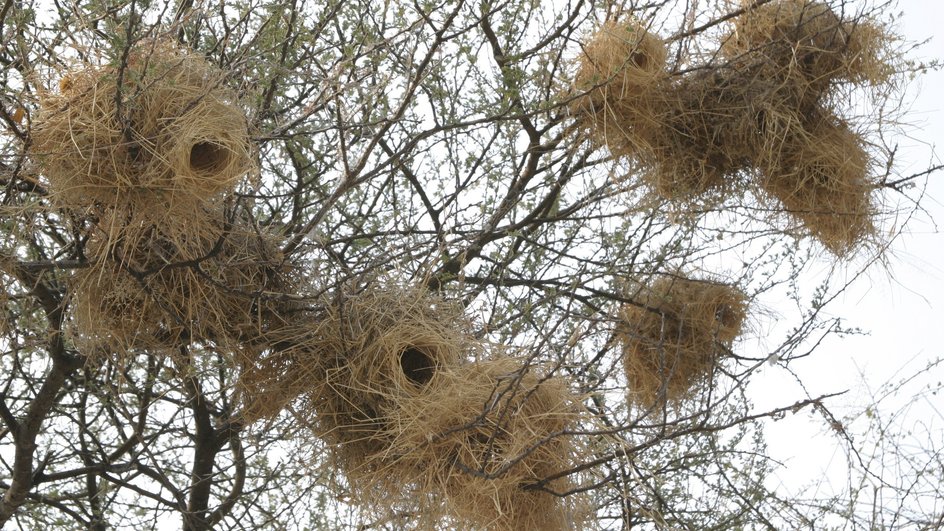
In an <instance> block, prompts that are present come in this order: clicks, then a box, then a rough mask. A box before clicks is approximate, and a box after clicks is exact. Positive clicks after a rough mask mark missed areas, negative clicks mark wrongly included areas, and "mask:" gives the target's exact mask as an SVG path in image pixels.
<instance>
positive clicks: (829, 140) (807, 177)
mask: <svg viewBox="0 0 944 531" xmlns="http://www.w3.org/2000/svg"><path fill="white" fill-rule="evenodd" d="M870 166H871V161H870V159H869V155H868V153H867V152H866V150H865V148H864V147H863V144H862V139H861V137H860V135H858V134H856V133H855V132H854V131H852V130H851V129H850V128H849V126H848V125H847V124H845V123H843V122H842V121H840V120H838V119H837V118H835V117H832V116H820V117H817V118H816V119H815V120H814V121H813V123H810V124H807V125H806V126H805V127H804V129H802V130H800V131H798V132H794V133H793V134H791V135H789V136H787V137H786V138H784V139H783V140H782V150H781V156H780V157H778V158H777V159H776V160H774V161H772V163H771V164H770V166H769V167H766V168H764V170H763V172H762V175H761V181H760V184H761V187H762V190H763V192H764V193H766V194H767V199H768V200H771V199H773V200H776V201H779V202H780V204H782V205H783V208H784V209H785V210H786V212H787V213H788V214H789V215H790V216H792V217H793V218H794V219H796V220H798V221H800V222H801V223H802V225H803V226H804V227H805V229H806V230H807V231H808V232H809V233H810V234H811V235H812V236H813V237H815V238H816V239H817V240H819V241H820V242H821V243H822V244H823V246H824V247H826V248H827V249H828V250H829V251H830V252H832V253H833V254H834V255H837V256H844V255H849V254H852V253H853V252H854V251H855V250H856V249H857V248H858V247H859V246H861V245H864V244H866V243H868V242H870V241H872V240H874V239H876V238H877V234H876V233H877V231H876V228H875V225H874V224H873V222H872V220H873V218H874V216H875V212H876V210H877V208H876V206H875V205H874V204H873V203H872V198H871V192H872V189H873V188H874V187H873V185H872V184H871V183H870V182H869V179H868V177H869V168H870Z"/></svg>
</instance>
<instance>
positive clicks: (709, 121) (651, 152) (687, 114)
mask: <svg viewBox="0 0 944 531" xmlns="http://www.w3.org/2000/svg"><path fill="white" fill-rule="evenodd" d="M775 90H776V89H775V88H774V87H772V86H771V84H770V83H767V82H766V81H765V80H763V79H760V78H746V77H743V76H740V75H738V73H737V72H735V71H730V70H716V71H712V72H709V71H704V70H699V71H695V72H692V73H689V74H687V75H685V76H680V77H679V78H677V79H675V80H674V81H673V83H672V84H671V85H667V86H665V87H664V89H663V94H662V105H663V110H662V114H661V115H660V116H659V120H660V122H661V123H662V126H661V127H659V128H653V129H651V130H650V131H648V133H649V134H650V137H649V138H648V146H649V149H648V150H642V151H640V153H639V155H638V157H637V158H638V159H640V161H641V162H642V163H643V165H644V166H645V167H647V171H645V172H644V173H643V175H642V179H643V182H645V183H646V184H647V185H648V186H649V187H650V189H651V190H652V191H653V192H654V193H655V194H656V195H658V196H659V197H662V198H665V199H669V200H673V201H679V200H685V199H688V198H691V197H696V196H699V195H701V194H704V193H706V192H708V191H711V190H730V189H731V188H733V187H735V186H736V185H737V184H738V178H737V176H738V173H739V172H740V171H742V170H745V169H747V168H749V167H750V164H751V157H752V155H753V148H754V140H753V138H754V136H755V130H756V128H757V126H756V124H755V120H753V119H751V120H749V121H745V117H747V116H750V115H752V114H757V112H759V110H753V109H752V105H753V104H754V102H765V103H764V104H763V105H769V104H770V103H769V101H770V100H769V99H767V97H769V96H770V95H771V93H773V92H775Z"/></svg>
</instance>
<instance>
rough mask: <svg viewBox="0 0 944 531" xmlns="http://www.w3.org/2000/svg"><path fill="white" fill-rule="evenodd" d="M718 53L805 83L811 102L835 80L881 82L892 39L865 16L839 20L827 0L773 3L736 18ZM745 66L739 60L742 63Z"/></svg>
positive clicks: (888, 69) (888, 72)
mask: <svg viewBox="0 0 944 531" xmlns="http://www.w3.org/2000/svg"><path fill="white" fill-rule="evenodd" d="M733 25H734V28H733V31H732V32H731V33H730V35H728V36H727V37H726V38H725V39H723V41H722V42H723V44H722V48H721V50H722V53H723V54H724V55H726V56H727V57H730V58H734V59H739V60H743V59H745V58H747V59H748V61H747V62H748V63H749V62H756V61H758V60H760V61H764V62H766V63H767V64H768V65H770V66H771V67H776V68H772V69H769V70H768V72H767V75H773V76H775V77H777V78H778V79H784V80H789V81H790V82H791V83H794V84H799V85H803V86H804V87H805V88H807V89H809V90H810V91H811V95H812V97H814V98H818V97H820V96H822V95H823V94H824V93H825V91H826V90H828V89H829V87H830V84H831V83H832V82H833V81H836V80H842V81H849V82H852V83H869V84H873V85H877V84H880V83H884V82H886V81H887V80H888V78H889V77H890V76H891V75H892V73H893V69H892V67H891V66H890V65H889V63H888V61H887V60H886V56H888V55H889V50H890V43H891V42H893V40H894V37H893V36H892V35H891V34H890V33H889V32H888V31H887V30H886V29H885V28H884V27H882V26H881V25H879V24H878V23H876V22H874V21H872V20H869V19H867V18H866V17H864V16H861V15H860V16H856V17H854V18H851V19H850V18H843V16H842V15H840V14H839V13H837V12H836V11H834V10H833V9H832V7H830V5H829V4H828V3H826V2H818V1H811V0H777V1H774V2H769V3H766V4H764V5H761V6H758V7H752V8H750V9H747V10H746V11H745V12H744V13H743V14H742V15H741V16H739V17H736V18H735V19H734V24H733ZM741 62H742V64H743V61H741Z"/></svg>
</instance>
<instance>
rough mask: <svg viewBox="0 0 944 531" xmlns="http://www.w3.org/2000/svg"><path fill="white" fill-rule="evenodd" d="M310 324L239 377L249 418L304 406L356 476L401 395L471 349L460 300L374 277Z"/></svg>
mask: <svg viewBox="0 0 944 531" xmlns="http://www.w3.org/2000/svg"><path fill="white" fill-rule="evenodd" d="M319 306H321V308H320V309H319V310H318V311H317V312H316V313H314V314H312V315H310V316H309V317H308V319H309V322H301V321H296V322H294V323H289V324H288V326H287V327H286V328H285V329H284V330H273V331H271V332H270V333H269V334H268V337H269V341H270V343H272V344H274V345H275V348H273V349H272V351H270V352H265V353H263V354H264V355H263V356H261V357H260V358H259V359H258V360H256V361H255V362H254V363H253V364H251V365H250V366H247V367H246V368H245V369H244V371H243V375H242V376H241V383H240V385H241V386H242V388H243V394H244V402H245V403H246V409H247V415H249V417H250V419H252V418H262V417H270V416H273V415H275V414H277V413H278V412H279V411H280V409H281V408H282V407H284V406H285V405H286V404H288V403H289V402H291V401H293V400H295V398H299V400H298V403H297V405H296V406H295V407H296V411H297V412H298V413H299V415H301V416H303V417H305V418H308V419H312V420H311V422H312V429H313V432H314V433H315V434H316V435H317V436H319V437H321V438H322V439H324V440H325V441H326V442H327V443H328V445H329V447H332V448H333V453H334V457H335V458H336V461H337V465H338V466H339V468H341V469H342V470H344V471H345V472H346V473H347V474H348V475H349V476H351V477H357V476H358V475H360V474H363V475H369V474H370V473H371V471H370V470H369V469H368V468H365V463H367V462H368V459H369V457H370V456H372V455H374V454H377V453H378V452H382V451H384V450H385V449H386V445H387V444H388V440H389V437H390V434H389V432H388V430H387V429H386V421H385V418H386V416H387V415H388V414H389V412H390V410H391V409H392V408H394V407H395V403H396V401H397V400H398V399H400V398H402V397H405V396H414V395H416V394H419V393H423V392H424V391H425V390H426V389H427V388H428V386H429V385H430V384H431V382H432V381H434V380H435V378H436V374H437V373H438V371H439V370H440V369H441V368H443V367H447V366H453V365H456V364H458V363H460V361H461V360H462V359H464V357H465V356H466V354H467V353H468V350H469V345H470V339H469V336H468V334H467V329H468V323H467V322H466V321H465V319H464V317H463V312H462V309H461V307H459V306H457V305H456V304H454V303H451V302H447V301H445V300H443V299H440V298H438V297H435V296H433V295H430V294H428V293H426V292H425V291H423V290H420V289H417V288H401V287H393V286H386V287H381V286H377V285H375V284H370V285H368V287H367V288H365V289H364V290H363V291H360V292H357V293H353V292H350V291H348V292H344V293H341V294H339V295H337V296H336V297H334V298H329V299H325V300H324V301H323V304H321V305H319Z"/></svg>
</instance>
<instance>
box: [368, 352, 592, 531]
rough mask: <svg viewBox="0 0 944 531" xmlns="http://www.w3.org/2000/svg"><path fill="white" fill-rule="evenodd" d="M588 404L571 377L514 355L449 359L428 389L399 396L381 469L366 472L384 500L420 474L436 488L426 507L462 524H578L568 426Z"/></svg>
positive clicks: (425, 485)
mask: <svg viewBox="0 0 944 531" xmlns="http://www.w3.org/2000/svg"><path fill="white" fill-rule="evenodd" d="M580 410H581V409H580V405H579V400H577V398H576V397H575V396H574V395H573V393H572V392H571V391H570V389H569V388H568V386H567V385H566V383H565V382H564V381H563V380H561V379H560V378H556V377H545V376H543V375H541V374H539V373H537V372H536V371H535V370H534V369H533V368H532V370H528V369H525V368H523V367H522V365H521V364H520V362H518V361H516V360H514V359H507V358H498V359H494V360H490V361H483V362H477V363H468V364H463V365H457V366H453V367H449V368H447V369H444V370H441V371H440V372H439V373H438V374H437V375H436V377H435V378H434V379H433V380H432V381H431V382H430V385H429V388H428V389H427V390H426V392H424V393H421V394H414V395H411V396H404V397H403V398H401V399H399V400H397V403H396V407H395V408H394V409H393V410H391V412H390V414H389V415H388V421H387V422H388V425H389V430H390V432H391V433H392V434H393V435H392V438H391V440H390V442H389V445H388V449H387V450H386V451H385V452H383V453H381V454H378V455H377V458H376V460H377V464H376V465H375V466H374V467H372V468H374V469H376V470H377V471H378V473H376V474H374V475H372V476H369V477H363V478H361V479H360V482H363V483H367V484H372V485H373V487H374V489H373V490H374V492H377V493H379V494H378V496H379V498H380V500H381V503H382V506H384V505H386V502H385V501H384V500H385V498H386V497H389V496H391V495H393V496H397V494H392V493H391V489H394V487H395V486H396V485H397V484H398V483H401V484H402V483H404V482H406V483H409V484H412V485H414V486H415V487H414V490H415V491H416V492H421V493H426V494H427V495H431V503H432V505H433V506H432V507H423V508H421V509H420V511H421V512H429V513H431V514H433V515H434V517H442V516H445V517H447V518H448V519H449V521H450V522H451V523H452V524H453V525H455V526H456V527H457V528H462V529H496V530H499V529H500V530H506V529H507V530H516V529H549V530H553V529H572V528H574V526H578V527H579V524H580V521H581V518H582V517H583V515H584V514H583V508H582V507H581V506H580V503H581V499H580V497H579V496H568V497H565V498H562V497H561V496H559V495H560V494H564V493H567V492H568V491H569V490H570V489H572V488H573V483H572V481H571V480H570V479H569V478H568V477H566V474H565V473H566V472H567V471H569V470H571V469H572V467H574V466H575V465H576V459H577V447H576V445H575V442H574V438H573V436H572V435H569V434H568V433H567V432H568V430H573V429H575V428H576V426H577V422H578V419H579V416H580ZM557 475H559V476H560V477H554V476H557ZM398 490H399V489H396V490H393V492H397V491H398ZM375 503H376V502H375ZM439 511H442V513H443V514H440V513H439Z"/></svg>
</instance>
